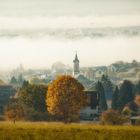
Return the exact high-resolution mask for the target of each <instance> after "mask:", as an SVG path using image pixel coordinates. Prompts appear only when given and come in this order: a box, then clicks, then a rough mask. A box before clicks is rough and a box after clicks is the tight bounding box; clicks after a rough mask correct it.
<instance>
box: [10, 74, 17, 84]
mask: <svg viewBox="0 0 140 140" xmlns="http://www.w3.org/2000/svg"><path fill="white" fill-rule="evenodd" d="M17 83H18V82H17V79H16V78H15V77H14V76H13V77H12V78H11V80H10V84H13V85H16V84H17Z"/></svg>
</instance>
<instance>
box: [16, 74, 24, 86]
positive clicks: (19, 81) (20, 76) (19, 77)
mask: <svg viewBox="0 0 140 140" xmlns="http://www.w3.org/2000/svg"><path fill="white" fill-rule="evenodd" d="M17 81H18V84H19V85H21V86H22V84H23V82H24V79H23V76H22V74H20V75H19V76H18V80H17Z"/></svg>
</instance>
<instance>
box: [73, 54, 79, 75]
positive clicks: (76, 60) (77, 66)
mask: <svg viewBox="0 0 140 140" xmlns="http://www.w3.org/2000/svg"><path fill="white" fill-rule="evenodd" d="M73 63H74V76H75V75H77V74H79V73H80V70H79V60H78V56H77V52H76V55H75V59H74V60H73Z"/></svg>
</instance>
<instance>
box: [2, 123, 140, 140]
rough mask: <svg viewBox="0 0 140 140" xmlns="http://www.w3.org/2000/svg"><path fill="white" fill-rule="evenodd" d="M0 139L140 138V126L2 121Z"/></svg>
mask: <svg viewBox="0 0 140 140" xmlns="http://www.w3.org/2000/svg"><path fill="white" fill-rule="evenodd" d="M0 140H140V127H138V126H101V125H92V124H69V125H65V124H62V123H45V122H38V123H31V122H17V123H16V124H15V125H14V124H13V123H12V122H0Z"/></svg>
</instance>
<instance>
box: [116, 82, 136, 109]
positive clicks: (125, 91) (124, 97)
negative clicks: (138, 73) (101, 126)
mask: <svg viewBox="0 0 140 140" xmlns="http://www.w3.org/2000/svg"><path fill="white" fill-rule="evenodd" d="M133 100H134V94H133V84H132V83H131V82H130V81H128V80H124V82H123V83H122V85H121V87H120V92H119V97H118V108H119V109H120V110H122V109H123V108H124V106H125V105H126V104H127V103H129V102H131V101H133Z"/></svg>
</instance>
